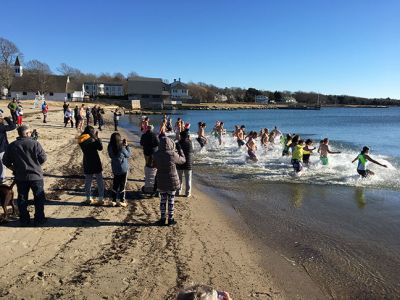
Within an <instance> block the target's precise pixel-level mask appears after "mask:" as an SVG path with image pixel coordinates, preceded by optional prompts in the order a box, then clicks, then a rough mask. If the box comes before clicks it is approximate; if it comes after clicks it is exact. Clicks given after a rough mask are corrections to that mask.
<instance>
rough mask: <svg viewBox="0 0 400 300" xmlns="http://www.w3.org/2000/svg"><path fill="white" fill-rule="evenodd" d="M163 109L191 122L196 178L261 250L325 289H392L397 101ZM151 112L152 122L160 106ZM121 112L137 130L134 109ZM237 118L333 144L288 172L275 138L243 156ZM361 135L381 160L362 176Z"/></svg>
mask: <svg viewBox="0 0 400 300" xmlns="http://www.w3.org/2000/svg"><path fill="white" fill-rule="evenodd" d="M170 116H171V117H172V119H173V122H175V121H176V119H177V118H178V117H181V118H183V120H184V121H186V122H189V123H191V132H192V139H193V144H194V147H195V165H194V182H195V185H196V186H197V187H198V188H200V189H202V190H203V191H205V192H207V193H209V194H210V195H212V197H213V199H215V200H216V201H221V202H224V203H226V204H227V205H229V206H232V207H234V208H235V211H237V212H238V213H239V215H240V216H241V217H242V218H243V220H244V221H245V223H246V224H247V226H248V227H249V228H250V229H251V230H252V232H253V233H254V234H255V236H257V237H258V238H259V240H260V241H261V243H263V244H264V245H265V247H266V250H265V251H270V250H268V249H271V248H272V249H274V250H275V251H277V252H278V253H279V254H280V255H281V256H282V257H284V258H285V259H286V260H287V261H290V262H293V263H294V265H296V266H297V267H299V269H300V270H301V271H304V270H306V271H307V274H308V276H310V277H311V279H312V280H313V281H315V282H316V283H317V284H318V285H319V287H320V288H321V289H322V290H323V291H324V292H325V293H326V294H327V295H329V296H328V297H327V298H337V299H397V298H398V295H400V285H399V282H400V272H399V270H398V266H399V265H400V240H399V239H398V237H399V236H400V201H399V199H400V179H399V178H400V172H399V169H400V150H399V149H400V140H399V138H398V137H399V136H400V108H387V109H384V108H382V109H373V108H368V109H362V108H354V109H353V108H325V109H321V110H320V111H307V110H237V111H178V112H172V113H171V114H170ZM150 119H151V123H152V124H154V125H155V127H156V130H158V128H159V124H160V120H161V116H153V115H152V116H150ZM216 120H220V121H223V122H224V123H225V128H226V129H227V134H226V136H224V138H223V144H222V145H218V142H217V140H216V139H215V138H214V137H213V136H212V135H211V130H212V127H213V126H214V124H215V121H216ZM121 121H122V122H121V123H123V126H124V127H127V128H129V129H130V130H131V131H133V132H136V133H137V132H138V126H137V124H138V116H133V115H132V116H129V117H126V118H123V120H121ZM199 121H203V122H206V123H207V129H206V132H207V135H208V138H209V143H208V144H207V145H206V147H205V149H203V150H201V151H200V147H199V145H198V143H197V141H196V140H195V137H197V135H196V132H197V122H199ZM236 124H238V125H242V124H244V125H245V126H246V129H247V131H250V130H256V131H257V132H259V131H260V129H261V128H264V127H267V128H268V129H272V128H273V127H274V126H277V127H278V128H279V129H280V130H281V131H282V132H283V133H284V134H286V133H296V134H299V135H300V136H301V137H302V138H303V139H306V138H311V139H313V140H314V141H315V143H314V146H316V147H318V143H319V140H321V139H323V138H325V137H328V138H329V139H330V147H331V150H334V151H341V154H336V155H330V162H329V166H322V165H321V164H320V162H319V156H318V154H317V153H314V154H313V155H312V156H311V159H310V160H311V166H310V167H309V168H308V169H306V170H305V172H304V173H303V175H302V176H299V177H298V176H294V172H293V169H292V166H291V164H290V158H289V157H282V156H281V152H282V146H281V145H280V144H279V143H277V144H276V145H274V146H273V147H271V148H270V149H268V150H267V151H265V150H264V149H262V147H260V146H259V147H258V150H257V156H258V158H259V161H258V162H257V163H250V162H248V160H247V152H246V149H245V147H242V149H239V148H238V146H237V143H236V141H235V139H234V138H233V137H232V131H233V128H234V125H236ZM258 145H259V144H258ZM364 145H368V146H369V147H370V149H371V153H370V155H371V157H372V158H374V159H376V160H378V161H379V162H381V163H384V164H386V165H388V168H383V167H380V166H378V165H374V164H372V163H370V165H369V168H370V169H371V170H373V171H374V172H375V173H376V175H374V176H372V177H370V178H367V179H361V178H360V176H358V174H357V172H356V167H357V166H356V163H354V164H352V163H351V161H352V160H353V159H354V158H355V157H356V156H357V155H358V153H359V152H360V150H361V148H362V147H363V146H364ZM266 268H267V269H268V264H267V262H266ZM274 276H275V277H276V278H277V277H279V275H278V274H274ZM281 280H282V281H285V280H286V278H285V276H283V277H282V278H281ZM278 281H279V279H278Z"/></svg>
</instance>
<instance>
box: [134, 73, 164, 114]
mask: <svg viewBox="0 0 400 300" xmlns="http://www.w3.org/2000/svg"><path fill="white" fill-rule="evenodd" d="M127 95H128V99H129V100H139V101H140V106H141V107H142V108H150V109H162V108H164V103H169V101H170V92H169V85H168V84H166V83H165V82H163V80H162V79H161V78H150V77H139V76H137V77H133V78H131V79H129V80H128V91H127Z"/></svg>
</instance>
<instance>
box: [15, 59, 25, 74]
mask: <svg viewBox="0 0 400 300" xmlns="http://www.w3.org/2000/svg"><path fill="white" fill-rule="evenodd" d="M14 71H15V73H14V76H15V77H21V76H22V74H23V70H22V66H21V64H20V63H19V58H18V56H17V59H16V60H15V64H14Z"/></svg>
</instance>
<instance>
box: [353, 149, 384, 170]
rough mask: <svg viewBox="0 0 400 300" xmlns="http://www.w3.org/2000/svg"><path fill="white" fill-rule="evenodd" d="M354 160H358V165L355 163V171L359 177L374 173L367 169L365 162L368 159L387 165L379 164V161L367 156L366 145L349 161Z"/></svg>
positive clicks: (366, 162)
mask: <svg viewBox="0 0 400 300" xmlns="http://www.w3.org/2000/svg"><path fill="white" fill-rule="evenodd" d="M356 160H358V165H357V173H358V174H360V175H361V177H363V178H366V177H368V176H370V175H375V173H374V172H372V171H371V170H368V169H367V164H368V161H370V162H372V163H374V164H377V165H379V166H381V167H384V168H387V165H384V164H381V163H380V162H378V161H376V160H374V159H372V158H371V157H370V156H369V148H368V147H367V146H364V147H363V149H362V150H361V153H360V154H358V155H357V157H356V158H355V159H353V160H352V162H351V163H354V162H355V161H356Z"/></svg>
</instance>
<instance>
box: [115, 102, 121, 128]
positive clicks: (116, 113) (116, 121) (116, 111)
mask: <svg viewBox="0 0 400 300" xmlns="http://www.w3.org/2000/svg"><path fill="white" fill-rule="evenodd" d="M121 116H122V113H121V112H120V111H119V109H118V107H117V108H116V109H115V111H114V131H118V122H119V118H120V117H121Z"/></svg>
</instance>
